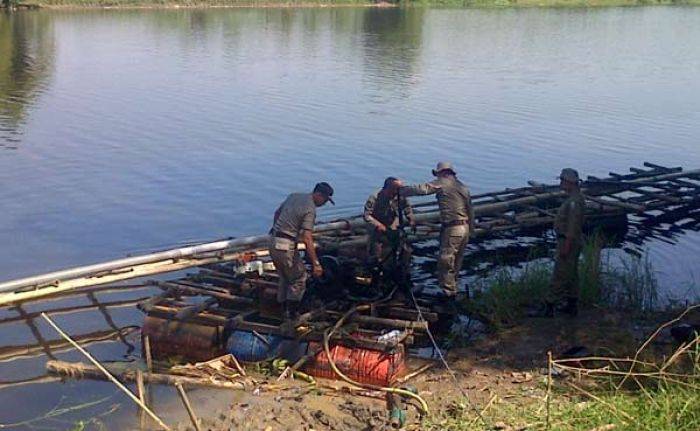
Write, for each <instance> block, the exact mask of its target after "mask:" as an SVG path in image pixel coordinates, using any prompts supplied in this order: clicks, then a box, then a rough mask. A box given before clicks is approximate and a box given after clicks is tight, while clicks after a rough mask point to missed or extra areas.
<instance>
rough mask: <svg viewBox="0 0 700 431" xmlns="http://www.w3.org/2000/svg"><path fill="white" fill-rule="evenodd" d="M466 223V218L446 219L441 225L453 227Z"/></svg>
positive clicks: (467, 222)
mask: <svg viewBox="0 0 700 431" xmlns="http://www.w3.org/2000/svg"><path fill="white" fill-rule="evenodd" d="M466 224H469V221H467V220H452V221H448V222H445V223H443V224H442V227H443V228H446V227H454V226H464V225H466Z"/></svg>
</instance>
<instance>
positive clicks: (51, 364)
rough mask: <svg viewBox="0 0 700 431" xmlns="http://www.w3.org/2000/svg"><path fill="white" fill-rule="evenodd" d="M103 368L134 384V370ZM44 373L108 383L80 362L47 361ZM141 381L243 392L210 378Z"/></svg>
mask: <svg viewBox="0 0 700 431" xmlns="http://www.w3.org/2000/svg"><path fill="white" fill-rule="evenodd" d="M104 368H106V369H107V370H108V371H109V372H111V373H112V374H114V375H117V376H119V378H120V379H122V380H123V381H125V382H130V383H131V382H136V370H135V369H134V368H125V367H124V366H120V365H117V364H106V365H105V366H104ZM46 371H47V372H48V373H49V374H51V375H56V376H63V377H70V378H74V379H80V378H86V379H93V380H101V381H110V379H109V378H108V377H107V376H106V375H105V374H104V373H103V372H102V371H101V370H100V369H99V368H97V367H96V366H92V365H90V364H86V363H82V362H64V361H47V362H46ZM143 380H144V383H145V384H154V385H175V383H181V384H183V385H186V386H189V387H200V388H215V389H229V390H230V389H236V390H245V384H244V383H243V382H230V381H219V380H212V379H210V378H196V377H188V376H177V375H173V374H162V373H150V374H149V373H145V374H143Z"/></svg>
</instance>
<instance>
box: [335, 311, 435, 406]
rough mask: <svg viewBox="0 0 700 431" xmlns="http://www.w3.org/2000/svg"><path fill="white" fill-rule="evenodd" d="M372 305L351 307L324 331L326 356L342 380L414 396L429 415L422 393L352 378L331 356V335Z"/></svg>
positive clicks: (371, 388) (363, 387)
mask: <svg viewBox="0 0 700 431" xmlns="http://www.w3.org/2000/svg"><path fill="white" fill-rule="evenodd" d="M370 307H371V305H368V304H367V305H358V306H356V307H353V308H351V309H350V311H348V312H347V313H345V315H343V317H341V318H340V319H339V320H338V321H337V322H336V323H335V325H334V326H333V327H332V328H330V329H327V330H326V331H325V332H324V334H323V350H324V351H325V353H326V357H327V358H328V363H329V364H330V366H331V369H332V370H333V372H335V373H336V374H337V375H338V377H340V378H341V379H342V380H344V381H345V382H347V383H349V384H351V385H352V386H355V387H357V388H360V389H370V390H374V391H382V392H388V393H392V394H397V395H403V396H405V397H410V398H413V399H415V400H416V401H418V403H419V404H420V409H421V413H422V414H425V415H427V414H428V413H429V412H430V410H429V407H428V403H427V402H426V401H425V400H424V399H423V398H422V397H421V396H420V395H418V394H415V393H413V392H411V391H408V390H405V389H399V388H390V387H384V386H377V385H371V384H368V383H360V382H356V381H354V380H353V379H351V378H350V377H348V376H346V375H345V374H343V372H342V371H340V370H339V369H338V367H337V366H336V364H335V361H333V358H332V357H331V350H330V347H329V345H328V340H329V339H330V337H331V336H332V335H333V333H334V332H335V331H337V330H338V329H339V328H340V327H341V326H342V325H343V323H344V322H345V319H347V318H348V317H350V316H351V315H352V314H354V313H355V312H357V311H360V310H367V309H369V308H370Z"/></svg>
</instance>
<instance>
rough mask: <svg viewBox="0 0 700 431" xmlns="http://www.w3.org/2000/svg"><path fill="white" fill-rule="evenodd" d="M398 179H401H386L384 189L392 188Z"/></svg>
mask: <svg viewBox="0 0 700 431" xmlns="http://www.w3.org/2000/svg"><path fill="white" fill-rule="evenodd" d="M398 181H399V179H398V178H396V177H387V179H385V180H384V189H389V188H391V187H392V186H393V185H394V184H396V183H397V182H398Z"/></svg>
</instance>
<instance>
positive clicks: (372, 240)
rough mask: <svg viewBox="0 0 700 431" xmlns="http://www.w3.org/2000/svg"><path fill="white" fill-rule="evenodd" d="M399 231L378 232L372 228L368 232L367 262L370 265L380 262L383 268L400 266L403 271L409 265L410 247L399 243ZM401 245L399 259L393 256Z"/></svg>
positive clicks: (406, 269) (407, 268)
mask: <svg viewBox="0 0 700 431" xmlns="http://www.w3.org/2000/svg"><path fill="white" fill-rule="evenodd" d="M399 235H400V232H399V231H397V230H389V231H386V232H379V231H377V230H376V229H372V230H371V231H370V234H369V241H368V252H367V257H368V262H369V264H370V265H374V264H381V266H382V267H383V268H385V269H386V268H387V267H393V268H396V267H398V266H400V267H401V268H403V269H404V270H405V271H408V270H410V267H411V251H412V250H411V247H410V245H409V244H408V243H404V244H401V240H400V238H399ZM402 245H403V249H402V250H401V253H400V261H397V259H396V258H395V256H396V253H397V252H398V251H399V247H401V246H402Z"/></svg>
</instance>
